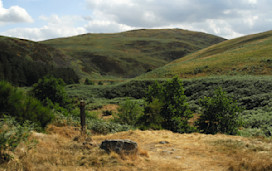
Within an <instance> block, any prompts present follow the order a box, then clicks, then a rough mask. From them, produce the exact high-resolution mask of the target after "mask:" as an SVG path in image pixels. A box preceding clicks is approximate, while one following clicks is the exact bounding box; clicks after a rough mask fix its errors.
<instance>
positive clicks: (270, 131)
mask: <svg viewBox="0 0 272 171" xmlns="http://www.w3.org/2000/svg"><path fill="white" fill-rule="evenodd" d="M271 109H272V107H270V106H266V107H263V108H259V109H255V110H247V111H244V112H243V113H242V114H243V115H242V118H243V127H244V128H245V130H248V132H249V133H251V135H252V136H254V135H256V133H255V132H256V131H255V132H254V131H252V130H256V129H257V130H259V131H261V132H262V134H263V135H265V136H272V112H271ZM242 132H245V131H242Z"/></svg>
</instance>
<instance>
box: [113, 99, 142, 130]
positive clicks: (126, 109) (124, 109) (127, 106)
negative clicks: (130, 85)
mask: <svg viewBox="0 0 272 171" xmlns="http://www.w3.org/2000/svg"><path fill="white" fill-rule="evenodd" d="M142 115H143V107H141V106H140V104H139V103H138V102H137V101H132V100H129V99H127V100H126V101H125V102H124V103H121V104H120V107H119V108H118V113H117V114H116V115H115V116H114V121H115V122H118V123H120V124H128V125H132V126H135V125H136V123H137V122H138V120H139V118H140V117H141V116H142Z"/></svg>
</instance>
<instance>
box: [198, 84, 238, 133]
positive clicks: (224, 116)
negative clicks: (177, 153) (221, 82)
mask: <svg viewBox="0 0 272 171" xmlns="http://www.w3.org/2000/svg"><path fill="white" fill-rule="evenodd" d="M200 105H201V107H202V111H203V113H202V114H201V116H200V118H199V120H198V124H197V125H198V127H199V129H200V131H201V132H204V133H208V134H216V133H218V132H220V133H226V134H231V135H235V134H237V133H238V127H239V126H241V121H240V119H239V114H240V112H241V111H242V109H241V108H240V107H239V106H238V104H237V102H236V101H234V100H233V99H232V98H231V97H228V96H227V94H226V92H224V91H223V90H222V88H218V89H216V90H215V91H214V95H213V96H212V97H204V98H203V99H200Z"/></svg>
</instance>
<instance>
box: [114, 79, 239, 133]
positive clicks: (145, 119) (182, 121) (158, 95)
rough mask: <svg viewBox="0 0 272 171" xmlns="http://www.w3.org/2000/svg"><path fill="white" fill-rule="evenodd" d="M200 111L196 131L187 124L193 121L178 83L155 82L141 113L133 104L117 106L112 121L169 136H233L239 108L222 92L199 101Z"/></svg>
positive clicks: (181, 87)
mask: <svg viewBox="0 0 272 171" xmlns="http://www.w3.org/2000/svg"><path fill="white" fill-rule="evenodd" d="M199 103H200V106H201V109H202V112H201V116H200V118H199V121H198V122H196V125H195V126H196V127H194V126H193V125H190V124H189V120H190V119H191V118H192V117H193V114H192V111H191V110H190V108H189V104H188V102H187V97H186V96H185V94H184V88H183V84H182V81H181V80H180V79H179V78H178V77H174V78H173V79H171V80H169V81H167V82H164V83H158V82H155V83H154V84H153V85H151V86H149V89H148V91H147V93H146V97H145V104H144V105H143V106H144V107H142V108H144V111H142V110H140V109H141V106H140V105H139V104H137V102H133V101H127V102H126V103H125V105H121V107H120V109H119V113H118V117H117V118H116V119H115V121H117V122H118V121H119V123H127V124H130V125H133V126H135V127H138V128H141V129H167V130H171V131H173V132H179V133H190V132H194V131H197V129H198V131H200V132H203V133H208V134H215V133H226V134H231V135H234V134H237V133H238V127H239V126H241V120H240V119H239V118H240V113H241V111H242V108H240V107H239V106H238V103H237V102H236V101H235V100H233V98H231V97H228V96H227V94H226V92H224V91H223V90H222V88H218V89H216V90H215V91H214V94H213V96H212V97H204V98H202V99H201V100H200V101H199Z"/></svg>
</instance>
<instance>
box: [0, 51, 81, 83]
mask: <svg viewBox="0 0 272 171" xmlns="http://www.w3.org/2000/svg"><path fill="white" fill-rule="evenodd" d="M0 66H1V69H0V72H1V74H0V80H6V81H9V82H11V83H12V84H15V85H19V86H30V85H32V84H34V83H36V82H37V81H38V79H39V78H42V77H43V76H45V75H47V74H52V75H54V76H55V77H57V78H62V79H63V80H64V81H65V82H66V83H68V84H71V83H78V80H79V78H78V76H77V74H76V73H75V72H74V70H72V69H71V68H55V67H53V65H50V64H48V63H45V62H42V61H33V60H28V59H27V58H23V57H18V56H17V55H16V54H13V52H1V50H0Z"/></svg>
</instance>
